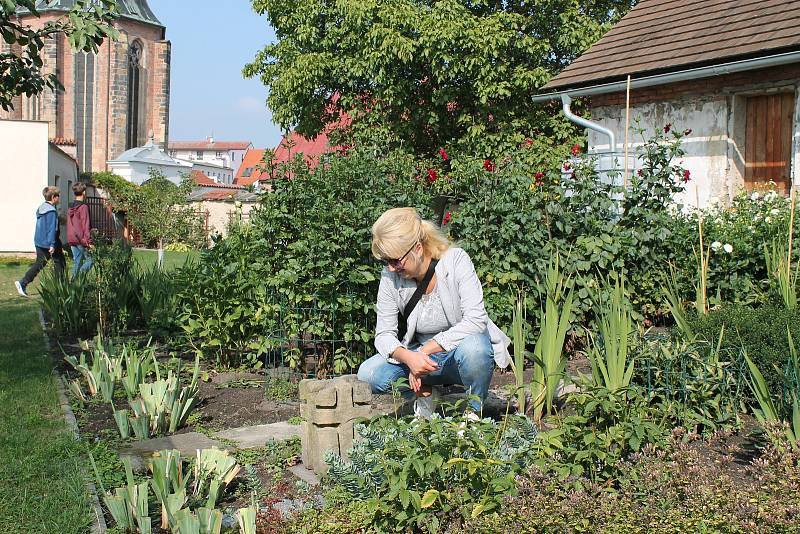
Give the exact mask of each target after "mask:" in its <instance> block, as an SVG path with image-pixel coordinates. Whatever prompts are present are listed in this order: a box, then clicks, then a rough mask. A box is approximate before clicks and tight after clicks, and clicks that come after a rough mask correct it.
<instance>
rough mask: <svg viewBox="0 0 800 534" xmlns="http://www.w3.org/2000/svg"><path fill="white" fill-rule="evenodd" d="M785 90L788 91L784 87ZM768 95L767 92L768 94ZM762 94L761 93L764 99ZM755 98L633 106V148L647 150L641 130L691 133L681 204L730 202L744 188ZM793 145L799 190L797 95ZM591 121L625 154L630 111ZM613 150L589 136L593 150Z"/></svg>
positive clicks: (606, 112) (604, 109)
mask: <svg viewBox="0 0 800 534" xmlns="http://www.w3.org/2000/svg"><path fill="white" fill-rule="evenodd" d="M784 87H785V86H784ZM762 91H763V90H762ZM762 91H759V92H758V93H757V94H764V92H762ZM750 94H753V93H742V94H741V95H739V94H735V93H727V94H721V95H707V96H697V95H692V96H686V97H681V98H679V99H676V100H672V101H665V102H652V103H643V104H635V105H632V106H631V110H630V117H631V131H630V143H631V144H630V149H631V150H634V149H636V148H637V147H641V146H642V144H643V143H642V136H641V135H640V134H639V133H638V132H636V131H635V130H636V128H644V130H645V136H652V135H653V134H654V133H655V132H656V131H657V130H661V129H663V128H664V126H665V125H666V124H671V125H672V128H674V129H676V130H680V131H684V130H687V129H691V130H692V133H691V134H690V135H688V136H686V137H684V139H683V149H684V150H685V151H686V155H685V156H684V157H683V158H682V159H681V161H680V162H681V163H682V165H683V166H684V167H685V168H686V169H688V170H689V171H690V172H691V181H690V182H689V184H688V185H687V187H686V191H685V192H684V193H682V194H681V195H679V196H678V198H677V199H676V200H677V201H678V202H680V203H682V204H684V205H687V206H697V205H698V204H699V206H700V207H705V206H707V205H708V204H709V202H713V201H716V200H719V201H721V202H723V203H727V202H729V201H730V200H731V199H732V198H733V197H734V196H735V195H736V194H737V193H738V192H739V191H741V190H742V189H743V188H744V155H743V154H744V138H745V119H744V117H745V115H746V113H745V111H744V110H745V105H746V100H745V98H744V96H749V95H750ZM795 95H796V97H795V104H796V107H797V109H796V110H795V117H794V124H793V139H794V142H793V146H792V170H791V176H792V183H793V184H794V186H795V187H797V186H798V176H797V169H798V168H800V151H799V150H798V147H799V146H800V121H799V120H798V117H800V98H798V96H797V92H796V93H795ZM591 119H592V120H593V121H595V122H598V123H599V124H601V125H602V126H605V127H607V128H610V129H611V130H613V131H614V132H615V133H616V134H617V151H619V152H622V151H624V144H625V107H624V106H616V105H615V106H599V107H595V108H593V109H592V117H591ZM606 150H608V138H607V137H606V136H604V135H602V134H600V133H598V132H595V131H591V130H590V131H589V151H590V152H598V151H606Z"/></svg>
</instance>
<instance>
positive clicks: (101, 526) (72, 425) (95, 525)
mask: <svg viewBox="0 0 800 534" xmlns="http://www.w3.org/2000/svg"><path fill="white" fill-rule="evenodd" d="M39 323H40V324H41V326H42V336H44V340H45V344H46V346H47V350H48V356H47V357H49V354H50V351H51V350H52V348H53V343H52V341H51V340H50V336H48V335H47V326H46V325H45V321H44V313H43V312H42V309H41V308H39ZM53 379H54V380H55V381H56V384H57V388H58V402H59V404H60V405H61V411H62V412H63V413H64V420H65V421H66V423H67V427H69V429H70V430H71V431H72V436H73V437H74V438H75V441H78V440H80V432H79V431H78V421H77V420H76V419H75V414H74V413H73V411H72V407H71V406H70V405H69V399H68V398H67V392H66V388H65V386H64V378H63V377H62V376H61V375H60V374H59V373H58V371H56V370H55V369H53ZM81 472H82V474H83V476H84V479H85V480H86V491H87V492H88V493H89V500H90V501H91V506H92V509H93V511H94V520H93V521H92V528H91V533H92V534H106V532H107V530H108V525H106V519H105V516H104V515H103V508H102V507H101V506H100V499H99V498H98V497H97V487H96V486H95V485H94V482H92V480H91V478H89V476H88V474H87V473H86V467H85V466H81Z"/></svg>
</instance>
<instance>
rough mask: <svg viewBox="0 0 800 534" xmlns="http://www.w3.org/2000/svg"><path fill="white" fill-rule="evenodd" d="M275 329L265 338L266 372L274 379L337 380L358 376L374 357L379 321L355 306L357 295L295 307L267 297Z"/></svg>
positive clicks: (323, 298) (324, 298)
mask: <svg viewBox="0 0 800 534" xmlns="http://www.w3.org/2000/svg"><path fill="white" fill-rule="evenodd" d="M266 300H267V302H268V303H269V304H267V307H268V308H269V309H270V311H271V316H272V317H271V319H270V324H271V325H272V328H268V329H267V331H266V332H264V334H263V337H262V338H261V342H262V343H261V344H262V346H265V347H267V350H266V352H265V354H264V367H265V368H266V369H268V374H269V375H270V376H272V377H279V378H283V379H287V380H292V381H297V380H299V379H301V378H333V377H336V376H341V375H345V374H353V373H356V371H357V370H358V366H359V365H360V364H361V362H363V361H364V360H366V359H367V358H369V357H371V356H372V355H373V354H374V353H375V349H374V346H373V336H374V326H375V317H374V312H373V310H372V309H371V308H370V309H368V310H365V309H363V307H358V306H356V305H355V303H356V302H360V300H359V299H357V298H356V296H355V295H354V294H353V293H350V292H348V291H346V290H345V291H343V292H341V293H332V294H329V295H321V294H317V295H315V296H314V297H313V298H311V299H310V300H309V301H307V302H303V303H296V302H292V300H291V299H290V298H289V297H288V296H287V295H286V294H283V293H277V292H276V293H273V294H272V295H269V296H268V297H267V299H266Z"/></svg>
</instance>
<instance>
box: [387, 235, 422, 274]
mask: <svg viewBox="0 0 800 534" xmlns="http://www.w3.org/2000/svg"><path fill="white" fill-rule="evenodd" d="M424 263H425V262H424V257H423V254H422V244H420V243H419V242H417V243H416V244H415V245H414V246H413V247H411V248H410V249H409V250H408V252H407V253H406V254H405V255H404V256H403V257H402V258H398V259H396V260H388V261H387V265H388V267H389V271H390V272H393V273H397V274H398V276H400V277H401V278H407V279H411V278H417V277H418V276H419V271H420V270H421V269H422V266H423V264H424ZM423 274H424V273H423Z"/></svg>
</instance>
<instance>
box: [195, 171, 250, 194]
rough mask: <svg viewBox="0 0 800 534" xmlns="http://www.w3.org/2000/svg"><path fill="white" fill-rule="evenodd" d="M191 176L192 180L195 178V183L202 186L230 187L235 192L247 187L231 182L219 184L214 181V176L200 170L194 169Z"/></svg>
mask: <svg viewBox="0 0 800 534" xmlns="http://www.w3.org/2000/svg"><path fill="white" fill-rule="evenodd" d="M189 176H191V178H192V180H194V183H195V184H197V185H198V186H200V187H214V188H218V189H230V190H232V191H233V192H236V191H241V190H243V189H245V187H244V186H241V185H237V184H230V185H228V184H218V183H217V182H215V181H214V179H213V178H209V177H208V176H207V175H205V174H203V173H202V172H200V171H192V173H191V174H190V175H189Z"/></svg>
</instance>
